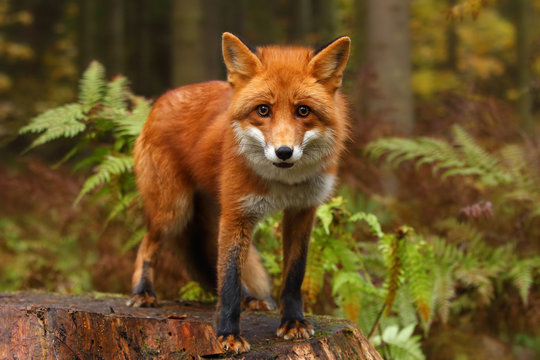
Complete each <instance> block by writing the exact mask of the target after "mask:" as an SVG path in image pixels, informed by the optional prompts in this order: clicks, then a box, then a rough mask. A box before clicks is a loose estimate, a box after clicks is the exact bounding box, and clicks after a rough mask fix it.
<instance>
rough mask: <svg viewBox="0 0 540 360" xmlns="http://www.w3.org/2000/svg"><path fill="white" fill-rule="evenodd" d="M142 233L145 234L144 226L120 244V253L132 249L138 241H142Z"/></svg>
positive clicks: (122, 253)
mask: <svg viewBox="0 0 540 360" xmlns="http://www.w3.org/2000/svg"><path fill="white" fill-rule="evenodd" d="M144 234H146V228H144V227H143V228H141V229H138V230H137V231H135V232H134V233H133V234H132V235H131V236H130V237H129V239H128V240H127V241H126V242H125V243H124V245H122V249H121V250H120V254H121V255H124V254H125V253H126V252H128V251H129V250H131V249H133V248H134V247H135V246H137V245H139V243H140V242H141V241H142V239H143V237H144Z"/></svg>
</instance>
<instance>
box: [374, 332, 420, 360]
mask: <svg viewBox="0 0 540 360" xmlns="http://www.w3.org/2000/svg"><path fill="white" fill-rule="evenodd" d="M414 328H415V324H411V325H409V326H407V327H405V328H403V329H402V330H401V331H400V330H399V327H398V326H397V325H390V326H388V327H386V328H385V329H384V330H383V333H382V336H376V337H375V338H374V339H373V345H375V346H378V345H382V344H385V346H387V347H388V350H389V353H390V357H389V358H391V359H408V360H424V359H425V356H424V354H423V353H422V348H421V346H420V337H419V336H413V335H412V334H413V331H414Z"/></svg>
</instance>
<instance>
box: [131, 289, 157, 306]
mask: <svg viewBox="0 0 540 360" xmlns="http://www.w3.org/2000/svg"><path fill="white" fill-rule="evenodd" d="M126 305H127V306H133V307H155V306H156V305H157V298H156V294H154V293H153V292H147V291H144V292H142V293H136V294H133V295H131V297H130V298H129V300H128V301H127V302H126Z"/></svg>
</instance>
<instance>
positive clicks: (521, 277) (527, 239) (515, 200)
mask: <svg viewBox="0 0 540 360" xmlns="http://www.w3.org/2000/svg"><path fill="white" fill-rule="evenodd" d="M531 150H534V148H532V147H531V145H530V144H527V143H524V144H510V145H502V146H500V148H499V150H495V151H493V150H491V151H490V150H487V149H486V148H484V147H482V146H480V145H479V143H478V142H477V141H476V140H475V139H474V138H473V137H472V136H470V135H469V134H468V133H467V132H466V131H465V130H464V129H463V128H461V127H460V126H457V125H455V126H454V127H453V128H452V140H451V141H444V140H440V139H434V138H430V137H419V138H415V139H403V138H386V139H380V140H377V141H374V142H372V143H370V144H368V146H367V148H366V152H367V154H368V155H369V156H370V157H372V158H375V159H384V161H385V162H386V163H389V164H391V165H393V166H395V167H398V166H406V165H407V164H409V165H410V164H414V167H415V169H417V170H418V169H419V168H420V167H421V166H430V167H431V169H432V171H433V174H434V175H439V179H440V182H441V183H445V182H446V181H447V180H448V179H449V178H454V179H453V180H454V181H453V182H452V184H459V185H458V186H462V187H464V188H467V187H469V188H472V189H474V191H475V193H477V194H479V197H481V198H483V199H486V200H485V201H481V202H479V203H476V204H473V205H470V206H467V207H464V208H462V209H461V210H460V211H459V220H458V219H457V218H456V217H455V216H448V215H447V216H446V217H442V218H440V219H438V220H436V221H434V222H432V223H430V224H429V226H426V227H425V229H423V231H424V232H425V233H427V234H429V235H427V236H426V241H425V245H423V246H422V247H423V249H424V250H423V253H424V254H425V255H424V258H433V259H434V261H433V262H431V260H430V261H429V262H428V263H431V264H432V265H433V266H432V267H431V265H430V269H431V270H430V271H429V273H430V276H431V277H432V279H433V284H434V287H433V289H432V290H431V293H432V295H431V299H428V298H427V297H426V296H424V295H421V296H420V297H421V298H423V299H425V300H429V303H431V308H432V309H433V310H434V311H435V312H436V314H437V315H438V318H439V319H440V321H441V322H442V323H444V324H446V323H448V322H450V321H451V318H452V315H454V316H458V315H459V314H463V313H469V314H470V313H474V312H475V311H476V310H478V309H479V308H487V307H488V306H490V305H492V304H494V303H495V299H499V302H500V301H501V299H503V300H502V301H508V300H509V299H510V298H511V296H509V295H508V294H519V297H520V298H521V301H522V303H523V304H524V305H527V304H528V302H529V295H530V293H531V291H532V290H533V289H536V290H537V289H538V288H539V284H540V281H539V280H540V276H539V275H540V263H539V260H540V257H539V256H538V255H536V254H535V253H533V252H531V251H527V250H528V249H527V248H525V249H527V250H526V251H523V250H520V249H519V248H518V244H519V242H518V241H516V240H517V238H518V236H519V237H520V238H522V241H521V244H522V246H523V245H524V244H527V246H529V247H530V246H531V245H532V244H534V243H535V239H536V238H537V236H536V235H537V234H538V233H537V229H538V227H537V226H536V225H537V223H538V218H537V216H538V214H540V189H539V188H538V184H539V183H540V172H539V171H538V166H537V159H535V154H536V152H535V151H531ZM457 180H462V181H457ZM458 191H459V189H458ZM516 224H521V229H523V230H522V231H521V233H518V231H516V230H517V229H516ZM535 229H536V230H535ZM495 233H496V234H495ZM495 240H496V241H495ZM407 259H410V261H411V262H418V261H421V259H420V258H417V259H415V257H414V256H408V257H407ZM403 273H404V274H405V273H409V274H414V273H415V272H414V271H410V270H409V271H408V272H407V271H405V270H404V269H403ZM420 274H425V271H421V272H420ZM413 276H414V275H413ZM415 283H420V284H421V283H422V282H415ZM426 289H427V287H426ZM412 290H413V291H414V292H418V293H422V294H427V291H426V290H425V289H422V288H415V289H412ZM425 300H424V301H425Z"/></svg>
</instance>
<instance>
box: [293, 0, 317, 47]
mask: <svg viewBox="0 0 540 360" xmlns="http://www.w3.org/2000/svg"><path fill="white" fill-rule="evenodd" d="M312 5H313V1H312V0H298V1H293V2H291V3H290V11H289V17H290V18H291V24H292V29H291V30H292V31H291V33H292V41H293V42H295V43H298V44H307V43H308V42H309V39H308V35H309V33H310V32H311V26H312V24H311V19H312V18H313V6H312Z"/></svg>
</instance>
